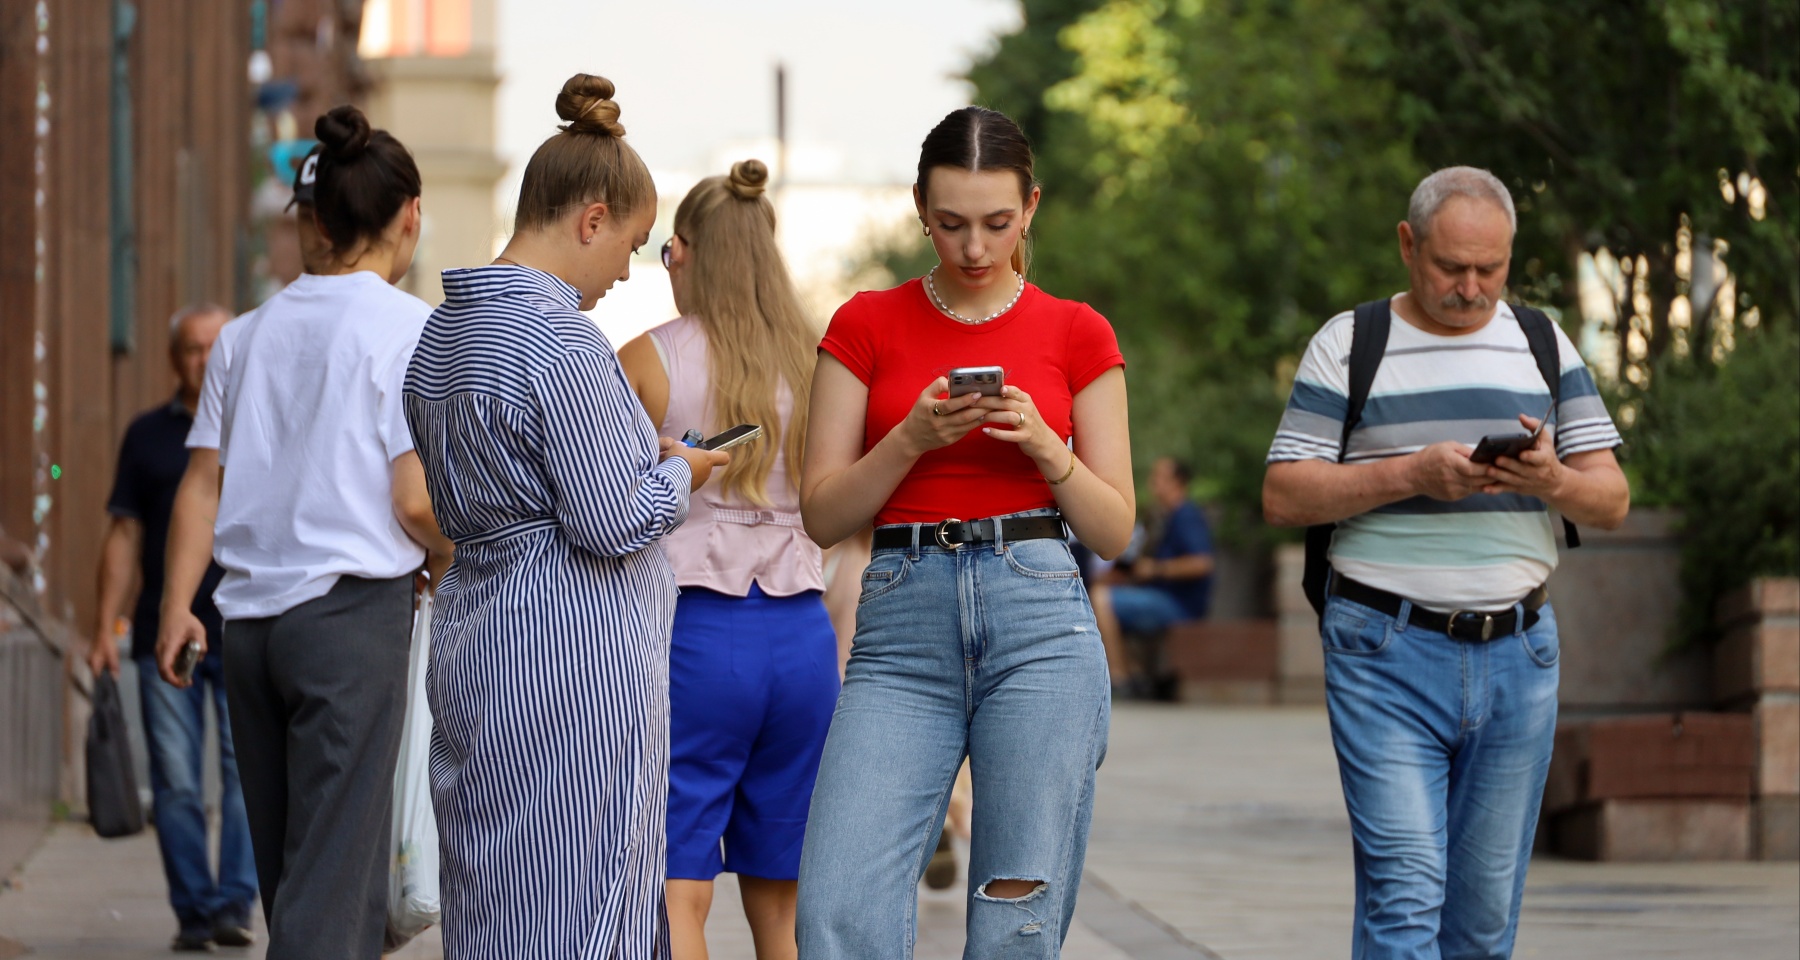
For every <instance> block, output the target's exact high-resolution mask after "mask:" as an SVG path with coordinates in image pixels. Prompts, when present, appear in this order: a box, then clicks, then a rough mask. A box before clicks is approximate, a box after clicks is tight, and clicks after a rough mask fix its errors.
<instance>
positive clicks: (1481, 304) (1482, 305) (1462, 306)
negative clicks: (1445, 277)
mask: <svg viewBox="0 0 1800 960" xmlns="http://www.w3.org/2000/svg"><path fill="white" fill-rule="evenodd" d="M1493 303H1494V302H1493V301H1492V300H1489V299H1488V297H1487V294H1485V293H1478V294H1476V295H1475V296H1473V297H1465V296H1463V295H1462V294H1460V293H1456V292H1455V291H1452V292H1450V293H1447V294H1445V295H1444V299H1442V300H1439V301H1438V306H1440V307H1443V308H1444V309H1445V310H1486V309H1487V308H1488V307H1491V306H1493Z"/></svg>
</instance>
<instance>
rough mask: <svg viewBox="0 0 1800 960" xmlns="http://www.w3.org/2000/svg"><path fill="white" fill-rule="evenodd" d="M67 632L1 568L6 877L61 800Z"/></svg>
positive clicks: (1, 836)
mask: <svg viewBox="0 0 1800 960" xmlns="http://www.w3.org/2000/svg"><path fill="white" fill-rule="evenodd" d="M65 636H66V631H65V630H64V629H63V627H62V625H61V624H60V623H58V622H57V621H55V620H52V619H50V618H49V617H46V616H45V615H44V614H43V612H42V610H41V609H40V608H39V607H38V605H37V601H36V598H35V597H33V596H32V594H31V592H30V590H29V589H28V588H27V587H26V586H25V585H24V584H22V583H20V582H19V581H18V580H17V579H16V578H14V577H13V576H12V572H11V571H9V570H7V569H5V568H4V567H0V877H4V876H6V875H8V874H10V873H11V872H12V871H13V870H14V869H15V868H16V867H17V866H18V865H19V863H20V862H21V861H23V859H24V858H25V856H26V855H27V854H29V853H30V852H31V849H32V848H33V847H34V846H36V845H37V841H38V838H39V837H41V836H42V835H43V832H44V830H45V828H47V827H48V826H49V823H50V818H51V814H52V811H53V810H54V807H55V803H56V800H57V794H58V788H59V782H60V772H61V764H62V757H63V723H64V712H63V708H64V700H63V696H64V694H63V689H64V685H65V681H64V679H63V677H64V670H63V650H64V647H65V639H64V638H65ZM71 686H72V684H71ZM76 689H77V692H78V693H80V694H81V695H84V696H85V695H86V694H87V691H86V690H85V689H81V688H79V687H78V688H76Z"/></svg>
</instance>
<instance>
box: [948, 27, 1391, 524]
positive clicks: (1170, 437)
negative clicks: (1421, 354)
mask: <svg viewBox="0 0 1800 960" xmlns="http://www.w3.org/2000/svg"><path fill="white" fill-rule="evenodd" d="M1084 6H1085V10H1084V9H1083V7H1084ZM1025 13H1026V16H1025V23H1026V26H1025V28H1024V30H1023V31H1022V32H1021V33H1019V34H1015V35H1014V36H1012V37H1008V38H1006V39H1005V40H1003V41H1002V43H1001V44H1000V46H999V48H998V49H997V51H996V53H995V54H994V55H993V56H992V57H991V58H990V59H988V60H987V61H985V62H983V63H981V64H978V65H977V66H976V67H975V68H974V69H973V70H972V71H971V73H970V77H971V79H973V80H974V81H975V84H976V90H977V100H978V101H979V102H983V103H988V104H990V105H993V106H996V107H998V108H1000V109H1005V110H1008V111H1010V112H1012V113H1013V114H1014V115H1015V116H1019V117H1022V118H1023V122H1024V123H1025V125H1026V129H1027V132H1028V133H1029V134H1031V135H1032V137H1033V139H1034V140H1035V141H1036V143H1037V145H1038V149H1039V166H1040V179H1041V180H1042V181H1043V183H1044V188H1045V205H1044V207H1043V209H1042V211H1041V212H1040V214H1039V217H1038V220H1037V222H1036V224H1035V225H1034V226H1033V231H1032V232H1033V233H1034V234H1035V235H1036V237H1037V240H1036V246H1035V249H1034V260H1033V268H1032V269H1033V274H1034V279H1035V280H1036V281H1037V282H1039V283H1040V284H1042V285H1044V286H1045V287H1047V288H1048V289H1050V290H1051V291H1052V292H1054V293H1056V294H1058V295H1060V296H1066V297H1074V298H1077V299H1082V300H1086V301H1088V302H1090V303H1092V304H1093V305H1094V306H1095V307H1096V308H1097V309H1099V310H1100V311H1101V312H1102V313H1104V314H1105V315H1106V316H1107V317H1108V318H1109V319H1111V320H1112V322H1113V325H1114V327H1115V329H1116V330H1117V331H1118V333H1119V336H1120V340H1121V343H1122V345H1123V347H1124V349H1125V353H1126V357H1127V361H1128V367H1127V376H1128V378H1129V382H1130V386H1131V394H1132V426H1133V438H1134V441H1135V442H1134V454H1135V456H1136V457H1137V458H1138V460H1139V462H1140V465H1142V464H1143V463H1144V462H1146V461H1147V460H1149V459H1150V458H1152V457H1154V456H1157V455H1160V454H1164V453H1173V454H1176V455H1181V456H1184V457H1186V458H1187V459H1189V460H1190V461H1191V462H1193V463H1194V465H1195V467H1196V470H1197V473H1198V474H1199V476H1200V478H1201V483H1202V486H1203V487H1204V488H1205V489H1204V492H1205V493H1207V494H1208V495H1209V496H1211V497H1212V498H1214V499H1217V500H1220V501H1222V502H1223V503H1224V504H1225V505H1227V506H1228V507H1232V508H1236V509H1237V510H1238V511H1240V513H1241V514H1242V515H1244V516H1247V517H1254V516H1255V515H1256V505H1257V504H1258V503H1259V502H1260V486H1261V476H1262V460H1263V456H1264V454H1265V453H1266V451H1267V449H1268V444H1269V439H1270V437H1271V435H1272V434H1273V432H1274V428H1275V424H1276V422H1277V420H1278V419H1279V417H1280V409H1281V406H1282V403H1283V401H1284V400H1285V396H1286V391H1287V387H1288V380H1289V378H1290V377H1291V371H1292V366H1293V361H1294V358H1295V357H1297V356H1298V354H1299V351H1300V350H1301V349H1302V348H1303V347H1304V345H1305V343H1306V341H1307V339H1308V338H1310V337H1311V335H1312V334H1313V332H1314V331H1316V330H1317V329H1318V327H1319V325H1320V324H1321V323H1323V322H1324V321H1325V320H1326V319H1327V318H1329V317H1330V316H1332V315H1333V314H1335V313H1337V312H1339V311H1341V310H1344V309H1347V308H1348V307H1350V306H1351V305H1353V304H1355V303H1357V302H1358V301H1360V300H1366V299H1370V298H1372V297H1376V296H1381V295H1383V294H1386V293H1389V292H1392V291H1393V290H1395V289H1397V288H1398V287H1399V286H1400V285H1402V284H1403V281H1404V277H1405V274H1404V271H1403V270H1402V268H1401V267H1400V265H1399V259H1398V256H1397V254H1396V252H1395V249H1394V225H1395V223H1397V222H1398V221H1399V220H1400V219H1401V218H1403V217H1404V215H1405V202H1406V201H1405V198H1406V196H1407V194H1408V192H1409V191H1410V189H1411V186H1412V183H1413V182H1415V181H1416V179H1417V177H1418V175H1419V173H1420V168H1419V167H1418V165H1417V164H1416V163H1415V162H1414V161H1413V160H1412V158H1411V153H1410V149H1409V146H1408V143H1407V140H1406V138H1405V137H1403V136H1395V135H1394V134H1393V129H1392V128H1393V124H1392V119H1391V118H1392V116H1393V114H1394V112H1395V97H1396V94H1395V91H1394V89H1393V86H1392V84H1391V83H1390V82H1388V81H1387V80H1386V79H1384V78H1382V77H1381V76H1380V75H1379V70H1378V69H1377V68H1378V66H1379V64H1380V61H1381V58H1382V57H1384V56H1385V55H1386V53H1385V51H1386V50H1387V45H1386V44H1385V43H1384V42H1383V41H1382V40H1381V38H1380V36H1379V34H1378V33H1376V32H1374V28H1375V24H1374V23H1373V21H1371V20H1370V18H1369V17H1368V16H1367V15H1366V14H1365V13H1364V12H1362V11H1361V10H1360V8H1358V7H1356V6H1355V5H1349V4H1341V3H1335V2H1328V0H1244V2H1238V3H1231V4H1227V3H1200V2H1191V0H1190V2H1181V0H1175V2H1164V0H1111V2H1107V3H1104V4H1099V5H1080V4H1071V3H1068V2H1056V3H1033V2H1028V3H1026V4H1025ZM1051 37H1054V39H1055V45H1054V47H1052V46H1051V43H1050V38H1051ZM1052 77H1055V78H1057V79H1055V80H1054V82H1046V81H1047V79H1048V78H1052ZM1032 90H1036V91H1038V94H1037V96H1036V98H1035V99H1034V98H1032V97H1030V96H1028V95H1027V94H1028V92H1029V91H1032Z"/></svg>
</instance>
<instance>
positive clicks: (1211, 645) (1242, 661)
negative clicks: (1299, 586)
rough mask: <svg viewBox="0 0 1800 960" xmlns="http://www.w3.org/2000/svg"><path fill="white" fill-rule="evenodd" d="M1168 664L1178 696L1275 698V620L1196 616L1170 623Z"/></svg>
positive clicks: (1218, 700) (1202, 699) (1187, 698)
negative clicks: (1190, 620)
mask: <svg viewBox="0 0 1800 960" xmlns="http://www.w3.org/2000/svg"><path fill="white" fill-rule="evenodd" d="M1164 642H1165V644H1166V646H1165V648H1164V649H1165V651H1166V653H1167V655H1168V658H1169V667H1170V668H1171V669H1173V670H1174V671H1175V675H1176V676H1178V677H1180V678H1181V699H1182V700H1183V701H1187V702H1195V703H1234V704H1266V703H1273V702H1275V698H1276V694H1277V689H1276V688H1277V680H1278V673H1279V666H1280V654H1281V651H1280V642H1279V629H1278V621H1276V620H1274V619H1261V620H1200V621H1196V622H1194V623H1183V624H1179V625H1177V626H1175V627H1172V628H1170V630H1169V634H1168V637H1167V639H1166V640H1165V641H1164Z"/></svg>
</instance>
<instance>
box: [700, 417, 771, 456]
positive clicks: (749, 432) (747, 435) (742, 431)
mask: <svg viewBox="0 0 1800 960" xmlns="http://www.w3.org/2000/svg"><path fill="white" fill-rule="evenodd" d="M760 436H762V427H759V426H757V425H756V424H754V423H740V424H738V425H737V426H735V427H732V428H731V429H730V430H727V431H725V432H724V433H720V434H715V435H713V436H710V437H707V438H706V439H705V440H702V441H700V442H699V443H697V444H694V446H696V447H699V448H700V449H702V450H730V449H731V448H732V447H735V446H739V445H741V444H746V443H749V442H750V441H752V440H755V439H756V438H757V437H760Z"/></svg>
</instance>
